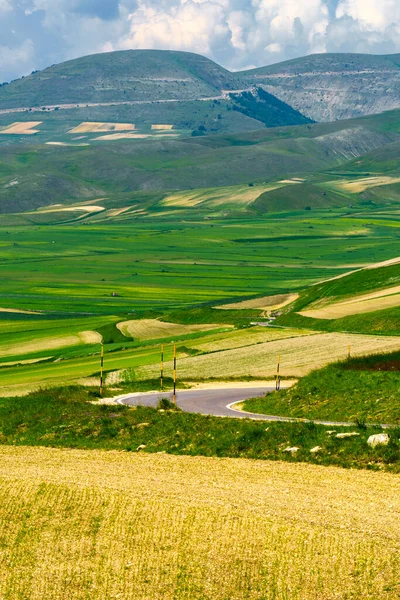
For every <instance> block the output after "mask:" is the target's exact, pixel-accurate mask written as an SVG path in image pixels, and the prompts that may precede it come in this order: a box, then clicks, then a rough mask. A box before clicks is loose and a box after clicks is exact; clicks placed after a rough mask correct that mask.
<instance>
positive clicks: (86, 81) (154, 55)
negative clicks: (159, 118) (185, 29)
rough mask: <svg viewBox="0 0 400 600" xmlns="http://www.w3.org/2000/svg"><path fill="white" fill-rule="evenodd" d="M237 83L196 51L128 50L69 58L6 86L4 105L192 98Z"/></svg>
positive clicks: (0, 103)
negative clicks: (194, 52) (195, 52)
mask: <svg viewBox="0 0 400 600" xmlns="http://www.w3.org/2000/svg"><path fill="white" fill-rule="evenodd" d="M182 83H184V85H182ZM235 87H236V79H235V76H233V75H232V74H231V73H230V72H229V71H226V70H225V69H223V68H222V67H220V66H219V65H217V64H216V63H214V62H212V61H211V60H209V59H207V58H205V57H203V56H200V55H198V54H192V53H188V52H173V51H158V50H128V51H121V52H110V53H102V54H95V55H92V56H85V57H83V58H78V59H74V60H70V61H68V62H65V63H61V64H59V65H55V66H52V67H49V68H47V69H44V70H43V71H40V72H38V73H35V74H33V75H30V76H29V77H25V78H24V79H19V80H17V81H15V82H13V83H11V84H9V85H6V86H3V87H2V88H0V107H4V108H8V107H13V106H40V105H42V104H67V103H78V102H82V103H86V102H121V101H132V100H149V98H150V99H154V100H156V99H158V100H161V99H169V98H177V99H178V98H182V99H194V98H199V97H208V96H216V95H219V94H220V93H221V89H235Z"/></svg>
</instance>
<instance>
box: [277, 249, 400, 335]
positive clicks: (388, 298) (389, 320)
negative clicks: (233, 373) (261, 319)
mask: <svg viewBox="0 0 400 600" xmlns="http://www.w3.org/2000/svg"><path fill="white" fill-rule="evenodd" d="M278 322H279V323H282V324H284V323H291V324H294V323H296V324H297V325H299V324H300V323H301V324H302V325H303V326H305V327H309V328H314V329H320V330H326V331H340V330H341V331H355V332H357V331H359V332H367V331H368V332H369V333H378V334H383V335H385V334H393V333H394V334H397V335H398V334H399V332H400V258H397V259H393V260H391V261H387V262H386V263H383V264H380V263H378V264H376V265H371V266H369V267H366V268H364V269H361V270H357V271H354V272H350V273H348V274H347V275H345V276H341V277H338V278H334V279H331V280H328V281H325V282H322V283H319V284H317V285H314V286H311V287H310V288H309V289H307V290H306V291H305V292H303V293H302V294H301V295H300V297H299V299H298V300H297V301H296V302H295V303H294V304H292V305H291V307H290V308H289V309H288V311H287V312H286V314H284V315H283V316H282V317H280V318H279V319H278Z"/></svg>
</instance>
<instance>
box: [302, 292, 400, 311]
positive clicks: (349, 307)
mask: <svg viewBox="0 0 400 600" xmlns="http://www.w3.org/2000/svg"><path fill="white" fill-rule="evenodd" d="M318 306H320V305H319V304H315V305H314V308H312V307H311V308H310V309H308V310H305V311H303V312H301V313H300V314H301V315H303V316H304V317H312V318H314V319H341V318H342V317H348V316H350V315H359V314H364V313H368V312H374V311H377V310H384V309H385V308H395V307H397V306H400V285H397V286H395V287H391V288H386V289H384V290H380V291H378V292H373V293H370V294H363V295H361V296H355V297H354V298H351V299H350V300H343V301H342V302H333V303H332V304H328V305H326V306H320V307H318Z"/></svg>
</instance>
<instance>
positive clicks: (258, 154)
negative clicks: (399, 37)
mask: <svg viewBox="0 0 400 600" xmlns="http://www.w3.org/2000/svg"><path fill="white" fill-rule="evenodd" d="M232 112H233V111H232ZM235 112H236V111H235ZM42 128H43V130H42ZM39 129H41V130H42V131H40V132H39V133H37V134H35V135H34V136H26V137H29V143H27V142H25V140H19V141H18V143H9V142H8V139H7V140H6V141H5V142H3V146H2V162H1V164H0V213H16V212H22V211H26V210H32V209H36V208H39V207H43V206H47V205H50V204H55V203H59V202H61V203H63V202H67V203H71V202H76V201H78V200H79V201H82V200H92V199H93V200H96V199H97V198H99V197H102V198H103V197H107V198H109V199H110V202H111V204H112V206H113V208H118V207H126V206H130V205H133V204H136V203H137V199H136V197H135V195H136V194H137V193H146V194H150V196H151V193H152V194H153V197H152V200H151V198H148V200H149V202H150V203H152V204H154V203H155V202H158V200H159V197H160V194H161V197H162V196H163V195H165V194H168V193H170V192H172V191H178V190H190V189H199V188H216V187H221V186H223V187H224V186H234V185H249V184H259V185H260V184H262V185H264V184H268V186H271V185H272V184H275V183H277V182H278V183H279V181H280V180H282V179H285V178H296V177H297V178H301V179H304V178H306V179H307V180H308V181H307V182H303V183H304V185H303V186H302V187H301V188H300V187H299V186H296V187H297V188H298V190H297V191H296V190H295V189H294V187H293V186H286V187H285V189H278V188H282V186H281V185H278V186H277V189H276V190H275V191H274V190H271V189H269V190H268V194H267V195H266V196H264V197H261V198H259V199H258V200H257V201H256V203H255V205H254V206H253V208H254V209H255V210H256V211H257V212H268V211H270V210H272V211H273V210H279V209H281V210H285V209H290V210H291V209H295V208H302V209H304V208H306V207H317V206H320V207H324V206H325V207H330V206H339V205H340V206H344V205H347V204H357V202H358V199H357V197H356V196H354V194H352V193H351V189H350V192H349V191H348V190H347V189H346V188H345V189H341V188H340V186H339V188H338V187H337V186H335V185H334V184H332V185H331V184H330V183H329V182H331V181H332V180H336V179H337V178H338V177H339V178H342V177H343V173H346V172H349V173H352V176H353V177H369V176H370V175H366V173H367V174H368V173H369V174H371V173H372V174H377V175H380V174H381V173H382V169H383V167H385V168H386V169H388V168H389V167H388V165H390V164H392V163H395V162H396V157H397V155H396V152H397V148H398V144H399V143H400V111H392V112H389V113H385V114H384V115H377V116H371V117H364V118H361V119H355V120H346V121H341V122H336V123H329V124H307V125H303V126H294V127H276V128H273V129H265V128H264V129H263V130H258V131H253V132H243V133H238V134H234V135H232V134H224V135H214V136H211V135H209V136H200V137H193V136H189V137H182V138H174V137H172V139H168V137H161V138H160V137H158V138H157V136H155V137H151V138H150V139H144V140H141V139H134V140H124V139H122V140H119V141H118V140H117V141H105V140H100V141H98V140H97V139H96V138H97V137H98V136H99V134H98V133H97V134H95V135H94V134H89V133H87V134H82V135H85V139H84V142H85V144H84V145H82V146H81V145H80V142H81V141H82V140H78V142H76V143H77V146H70V145H67V146H65V147H64V146H62V145H61V146H58V145H57V146H49V145H47V144H48V142H47V140H48V139H49V136H51V135H53V138H52V139H65V138H60V134H59V133H57V134H55V133H54V131H53V132H52V131H51V130H49V129H46V124H43V125H41V126H39ZM56 135H57V137H56ZM64 135H65V136H68V135H69V136H70V138H71V135H70V134H68V133H65V134H64ZM0 137H1V136H0ZM4 137H7V136H4ZM8 137H10V136H8ZM78 137H80V136H78ZM32 138H35V139H34V140H33V139H32ZM35 140H36V141H35ZM62 143H63V142H62ZM65 143H66V144H69V143H70V142H69V141H67V142H65ZM326 169H329V170H331V171H332V175H331V174H325V175H321V176H320V175H318V173H319V172H321V171H324V170H326ZM386 173H387V177H389V178H390V177H391V174H390V173H389V172H388V171H386ZM324 182H325V183H326V184H327V185H325V184H324ZM384 183H385V185H388V184H389V183H393V185H397V184H396V181H395V180H393V181H392V179H390V180H389V181H385V182H384ZM321 184H324V185H325V187H324V185H322V187H321ZM272 187H273V186H272ZM364 187H365V189H364V190H363V193H365V194H369V193H372V192H371V190H372V191H375V193H379V192H378V187H373V186H372V185H370V183H369V182H368V184H366V185H365V186H364ZM300 190H301V193H299V191H300ZM396 193H397V192H396V191H394V200H396V198H395V194H396ZM270 194H272V195H270ZM282 194H283V196H282ZM139 202H140V203H141V205H142V206H141V207H142V208H146V209H147V208H148V206H149V204H148V203H147V204H146V205H145V206H143V200H139ZM146 202H147V200H146ZM385 202H386V200H385V197H382V198H381V199H380V200H378V202H377V203H378V204H383V205H384V204H385ZM228 204H229V208H230V210H232V202H228ZM279 207H280V208H279ZM238 208H241V207H240V206H239V207H238ZM186 210H187V209H186ZM192 212H193V211H192ZM206 214H207V213H206Z"/></svg>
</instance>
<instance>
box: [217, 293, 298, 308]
mask: <svg viewBox="0 0 400 600" xmlns="http://www.w3.org/2000/svg"><path fill="white" fill-rule="evenodd" d="M298 297H299V295H298V294H277V295H275V296H265V297H264V298H254V299H253V300H243V302H233V303H232V304H223V305H221V306H216V308H220V309H223V310H242V309H245V308H259V309H260V310H277V309H278V308H283V307H284V306H287V305H288V304H290V303H291V302H294V301H295V300H297V298H298Z"/></svg>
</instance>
